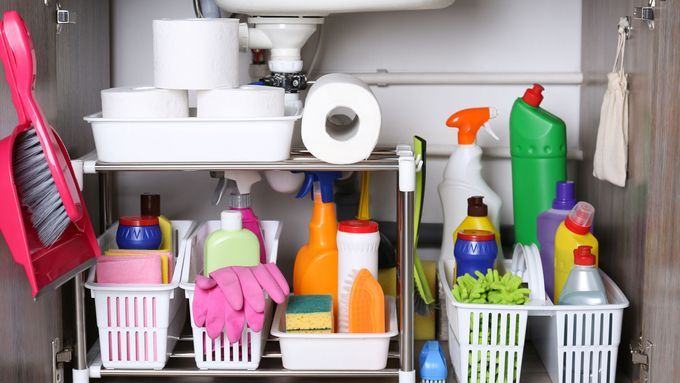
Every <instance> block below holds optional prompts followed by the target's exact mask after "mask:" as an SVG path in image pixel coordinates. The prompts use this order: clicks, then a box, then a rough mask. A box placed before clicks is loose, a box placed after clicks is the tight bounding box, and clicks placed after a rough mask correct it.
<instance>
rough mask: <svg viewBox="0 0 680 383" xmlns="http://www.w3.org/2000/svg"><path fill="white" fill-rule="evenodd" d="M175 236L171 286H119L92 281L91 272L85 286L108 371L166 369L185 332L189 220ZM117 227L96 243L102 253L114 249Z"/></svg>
mask: <svg viewBox="0 0 680 383" xmlns="http://www.w3.org/2000/svg"><path fill="white" fill-rule="evenodd" d="M172 227H173V229H175V230H177V231H178V235H177V238H178V241H179V244H178V246H177V249H178V254H177V260H176V262H175V268H174V271H173V274H172V280H171V281H170V283H166V284H158V285H150V284H149V285H120V284H107V283H97V282H95V276H96V272H97V270H96V267H93V268H92V269H90V273H89V275H88V277H87V282H86V283H85V287H87V288H88V289H90V293H91V295H92V298H94V301H95V309H96V315H97V327H98V328H99V344H100V348H101V358H102V363H103V365H104V367H106V368H130V369H155V370H159V369H162V368H163V367H164V366H165V363H166V362H167V360H168V356H169V355H170V353H171V352H172V349H173V348H174V347H175V344H176V343H177V339H178V338H179V335H181V334H180V333H181V331H182V327H184V320H185V317H186V315H185V313H186V300H185V299H184V292H183V291H182V290H181V289H180V288H179V282H180V277H181V275H182V265H183V264H184V247H185V246H186V242H187V241H186V240H187V237H188V236H189V235H190V234H191V232H192V231H193V229H194V222H193V221H172ZM117 229H118V224H115V225H113V226H112V227H110V228H109V229H108V230H107V231H106V232H105V233H104V234H102V235H101V236H100V237H99V239H98V241H99V246H100V247H101V248H102V250H106V249H111V248H116V247H117V246H116V230H117Z"/></svg>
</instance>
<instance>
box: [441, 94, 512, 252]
mask: <svg viewBox="0 0 680 383" xmlns="http://www.w3.org/2000/svg"><path fill="white" fill-rule="evenodd" d="M494 117H496V109H495V108H488V107H484V108H472V109H465V110H461V111H458V112H456V113H455V114H453V115H452V116H451V117H449V119H448V120H447V121H446V125H447V126H449V127H451V128H457V129H458V145H457V146H456V148H455V149H454V151H453V154H451V157H450V158H449V162H448V163H447V164H446V168H445V169H444V176H443V180H442V182H441V183H440V184H439V197H440V198H441V200H442V210H443V213H444V232H443V235H442V250H441V255H440V259H446V260H451V259H454V257H453V247H454V239H453V238H454V234H455V233H454V231H455V230H456V228H457V227H458V225H459V224H460V223H461V222H462V221H463V220H464V219H465V217H467V211H468V201H467V199H468V198H469V197H472V196H483V197H484V203H485V204H486V205H487V206H488V214H489V218H490V219H491V222H492V224H493V226H494V227H495V228H497V229H498V228H499V227H500V226H499V224H500V220H499V215H500V210H501V199H500V197H499V196H498V194H496V193H495V192H494V191H493V190H491V188H490V187H489V185H487V183H486V182H485V181H484V179H483V178H482V162H481V160H482V149H481V148H480V147H479V145H477V144H476V142H475V140H476V138H477V132H478V131H479V129H481V128H485V130H486V132H487V133H489V134H490V135H491V136H492V137H493V138H495V139H496V140H498V136H496V134H494V133H493V131H492V130H491V128H490V126H489V125H488V121H489V120H490V119H492V118H494Z"/></svg>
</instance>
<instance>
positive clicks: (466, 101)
mask: <svg viewBox="0 0 680 383" xmlns="http://www.w3.org/2000/svg"><path fill="white" fill-rule="evenodd" d="M187 17H193V8H192V2H191V1H190V0H145V1H136V0H114V1H113V20H112V27H113V34H112V36H113V44H112V47H113V52H112V57H113V65H112V68H113V83H114V85H115V86H123V85H141V84H151V83H153V61H152V34H151V21H152V20H153V19H157V18H187ZM324 28H325V29H326V31H325V35H326V36H325V37H326V41H325V49H324V50H323V52H322V56H321V59H320V61H319V68H318V70H319V71H321V72H349V73H351V72H374V71H376V70H377V69H387V70H388V71H391V72H539V73H543V72H570V73H573V72H579V71H580V66H581V60H580V52H581V47H580V42H581V1H564V2H558V1H540V0H515V1H504V0H485V1H475V0H458V1H456V3H454V4H453V6H451V7H450V8H448V9H444V10H436V11H422V12H394V13H377V14H347V15H334V16H331V17H329V18H327V20H326V24H325V26H324ZM310 44H314V40H312V41H310ZM309 50H310V49H307V51H308V52H307V53H309ZM248 60H249V55H248V54H243V57H242V63H243V65H242V68H241V78H242V79H243V81H244V82H245V81H247V79H248V78H247V69H248V68H247V63H248ZM527 85H530V84H527ZM525 88H526V86H524V85H522V86H514V85H512V86H510V85H504V86H501V85H493V84H492V85H475V86H473V85H465V86H457V85H428V86H425V85H409V86H389V87H383V88H380V87H372V89H373V91H374V92H375V95H376V97H377V98H378V101H379V102H380V105H381V109H382V115H383V126H382V131H381V136H380V142H381V144H396V143H410V142H411V139H412V136H413V135H414V134H418V135H420V136H422V137H423V138H425V139H426V140H428V142H429V143H431V144H444V143H455V139H456V133H455V131H454V130H452V129H448V128H446V127H445V125H444V122H445V121H446V119H447V118H448V116H449V115H451V114H452V113H454V112H456V111H457V110H460V109H463V108H468V107H475V106H484V105H489V106H495V107H496V108H498V112H499V116H498V118H496V119H495V120H494V121H492V126H493V128H494V130H495V131H496V133H497V134H498V135H499V136H500V137H501V140H500V141H499V142H495V141H493V140H492V139H490V138H489V137H487V136H485V135H484V133H480V140H479V141H480V143H481V144H482V146H500V147H507V146H508V116H509V112H510V108H511V106H512V103H513V102H514V100H515V99H516V98H517V97H520V96H521V95H522V94H523V92H524V89H525ZM544 95H545V101H544V103H543V106H544V107H545V108H546V109H548V110H550V111H552V112H553V113H555V114H557V115H558V116H560V117H562V118H563V119H564V120H565V122H566V123H567V126H568V140H569V146H570V147H571V148H575V147H576V146H577V143H578V125H577V122H578V120H579V88H578V86H577V85H559V86H547V87H546V91H545V93H544ZM445 163H446V159H444V158H430V162H429V166H428V179H427V186H426V187H427V194H426V202H425V209H424V217H423V218H424V221H425V222H441V221H442V215H441V205H440V201H439V197H438V195H437V191H436V190H437V185H438V184H439V182H440V181H441V174H442V171H443V168H444V165H445ZM484 173H485V176H486V179H487V182H489V184H490V185H491V186H492V187H493V188H494V189H495V190H496V191H497V192H498V193H499V195H501V197H502V199H503V203H504V207H503V210H502V214H503V215H502V221H503V222H504V223H511V222H512V193H511V182H510V161H509V160H502V159H493V160H485V163H484ZM214 185H215V180H212V179H210V178H209V177H208V175H207V173H184V174H170V173H167V174H122V175H120V176H119V177H118V188H117V190H118V198H119V199H118V201H119V206H120V209H119V210H120V213H121V214H135V213H137V211H138V205H139V202H138V195H139V193H141V192H144V191H157V192H160V193H161V194H162V196H163V210H164V213H165V214H166V215H167V216H169V217H173V218H174V217H177V218H185V217H191V218H196V219H206V218H210V219H217V217H218V214H219V210H220V209H219V208H216V207H213V206H210V203H209V201H210V197H211V195H212V192H213V189H214ZM393 190H394V179H393V178H392V177H390V176H385V175H376V176H375V177H373V191H374V193H373V195H374V198H373V199H372V203H373V208H372V209H373V216H374V217H375V218H378V219H391V220H393V219H394V214H395V211H394V206H395V201H394V197H395V193H394V191H393ZM253 193H254V198H255V205H254V208H255V209H256V213H257V214H258V215H259V216H260V217H263V218H275V219H281V220H283V221H284V240H283V242H282V247H281V250H282V251H281V252H280V254H281V255H282V256H283V257H285V258H287V260H288V262H285V263H286V264H290V261H291V260H292V257H293V256H294V254H295V252H296V251H297V249H298V248H299V246H300V245H302V244H303V243H304V242H305V241H306V239H307V229H306V227H307V222H308V220H309V214H310V207H311V206H310V205H311V203H310V201H309V200H308V199H305V200H302V201H295V200H293V197H292V196H289V195H278V194H276V193H274V192H272V191H271V190H270V189H269V187H268V186H267V185H266V184H265V183H264V182H262V183H260V184H258V185H256V186H255V188H254V192H253ZM378 196H380V198H378ZM382 196H385V198H383V197H382Z"/></svg>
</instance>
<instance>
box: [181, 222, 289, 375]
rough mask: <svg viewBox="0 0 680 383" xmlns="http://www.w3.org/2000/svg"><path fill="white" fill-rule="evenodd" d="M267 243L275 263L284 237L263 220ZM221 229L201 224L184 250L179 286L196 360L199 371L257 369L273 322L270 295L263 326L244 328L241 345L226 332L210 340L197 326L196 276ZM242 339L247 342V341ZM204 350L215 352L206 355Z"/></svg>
mask: <svg viewBox="0 0 680 383" xmlns="http://www.w3.org/2000/svg"><path fill="white" fill-rule="evenodd" d="M260 226H261V227H262V234H263V236H264V244H265V248H266V250H267V261H268V262H270V263H276V258H277V256H278V248H279V238H280V237H281V224H280V223H279V222H277V221H260ZM219 228H220V221H208V222H206V223H204V224H202V225H201V226H200V227H199V228H198V229H197V230H196V231H195V232H194V234H193V235H192V236H191V238H189V241H188V242H189V243H188V244H187V246H186V247H185V252H186V255H185V258H184V267H183V272H182V282H181V283H180V287H181V288H182V289H184V291H185V293H186V296H187V299H188V300H189V308H190V318H189V321H190V322H191V332H192V335H193V342H194V359H195V360H196V366H197V367H198V368H200V369H222V370H254V369H256V368H257V366H258V365H259V364H260V359H261V358H262V351H263V350H264V346H265V344H266V343H267V336H266V335H263V334H268V332H269V326H270V323H271V319H272V301H271V299H269V297H268V296H266V295H265V296H266V298H267V302H266V306H265V319H264V327H263V328H262V331H260V332H254V331H252V330H251V329H249V328H247V327H246V328H244V329H243V334H242V335H241V340H242V341H241V342H238V343H233V344H229V340H228V339H227V335H226V333H224V334H222V336H221V337H220V338H217V339H215V340H212V339H210V337H209V336H208V335H207V331H206V329H205V327H197V326H196V325H195V324H194V321H193V306H192V303H193V299H194V290H195V288H196V284H195V283H194V281H195V280H196V274H197V273H200V272H202V271H203V246H204V243H205V239H206V238H207V237H208V235H209V234H210V233H212V232H213V231H215V230H218V229H219ZM243 340H246V341H245V342H244V341H243ZM205 350H213V351H212V352H205Z"/></svg>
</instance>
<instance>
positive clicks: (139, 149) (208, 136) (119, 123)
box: [85, 112, 302, 163]
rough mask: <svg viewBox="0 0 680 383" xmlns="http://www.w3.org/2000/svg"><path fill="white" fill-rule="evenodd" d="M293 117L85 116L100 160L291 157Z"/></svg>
mask: <svg viewBox="0 0 680 383" xmlns="http://www.w3.org/2000/svg"><path fill="white" fill-rule="evenodd" d="M301 117H302V113H301V112H300V113H298V114H297V115H295V116H284V117H267V118H238V119H237V118H234V119H208V118H196V117H188V118H166V119H118V118H116V119H114V118H103V117H102V116H101V113H96V114H93V115H90V116H87V117H85V121H87V122H89V123H90V124H91V125H92V133H93V135H94V144H95V147H96V148H97V156H98V158H99V160H100V161H104V162H121V163H126V162H234V161H251V162H253V161H254V162H262V161H282V160H285V159H288V157H290V146H291V141H292V139H293V130H294V127H295V122H296V121H297V120H299V119H300V118H301Z"/></svg>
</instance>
